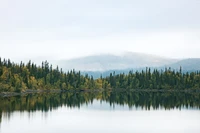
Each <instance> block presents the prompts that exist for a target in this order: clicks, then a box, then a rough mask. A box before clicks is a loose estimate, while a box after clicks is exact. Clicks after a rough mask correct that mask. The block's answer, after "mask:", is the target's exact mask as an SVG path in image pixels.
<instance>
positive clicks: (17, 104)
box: [0, 92, 200, 120]
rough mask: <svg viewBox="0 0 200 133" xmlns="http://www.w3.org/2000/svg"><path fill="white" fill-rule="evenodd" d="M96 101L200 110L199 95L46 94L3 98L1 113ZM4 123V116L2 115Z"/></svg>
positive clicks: (141, 93) (175, 93)
mask: <svg viewBox="0 0 200 133" xmlns="http://www.w3.org/2000/svg"><path fill="white" fill-rule="evenodd" d="M94 100H100V101H105V102H108V103H110V106H111V107H114V105H123V106H124V105H128V107H129V108H130V109H131V108H132V107H136V108H138V107H141V108H143V109H146V110H150V109H159V108H160V107H162V108H164V109H174V108H179V109H181V108H182V107H185V108H198V109H200V93H184V92H167V93H163V92H120V93H119V92H93V93H92V92H80V93H73V92H68V93H60V94H56V93H53V94H52V93H43V94H29V95H27V96H18V97H5V98H3V97H1V98H0V103H1V104H0V114H2V112H13V111H28V112H32V111H36V110H41V111H45V112H46V111H49V110H52V109H56V108H58V107H60V106H63V105H65V106H67V107H70V108H74V107H77V108H80V107H81V105H82V104H88V103H93V101H94ZM0 120H1V115H0Z"/></svg>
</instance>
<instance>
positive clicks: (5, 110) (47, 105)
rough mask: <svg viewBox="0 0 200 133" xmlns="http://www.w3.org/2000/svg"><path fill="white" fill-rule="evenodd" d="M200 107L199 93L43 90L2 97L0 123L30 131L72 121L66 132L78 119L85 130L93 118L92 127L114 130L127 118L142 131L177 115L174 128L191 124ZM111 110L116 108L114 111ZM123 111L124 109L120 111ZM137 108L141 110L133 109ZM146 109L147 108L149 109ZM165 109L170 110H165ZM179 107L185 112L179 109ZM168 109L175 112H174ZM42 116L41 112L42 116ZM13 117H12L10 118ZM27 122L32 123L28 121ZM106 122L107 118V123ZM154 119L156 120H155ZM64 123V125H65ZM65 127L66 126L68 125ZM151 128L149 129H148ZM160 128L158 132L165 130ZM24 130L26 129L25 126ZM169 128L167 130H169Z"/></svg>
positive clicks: (197, 118)
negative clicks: (23, 94)
mask: <svg viewBox="0 0 200 133" xmlns="http://www.w3.org/2000/svg"><path fill="white" fill-rule="evenodd" d="M99 103H101V104H99ZM58 108H59V109H58ZM183 108H184V110H185V109H186V110H191V111H192V112H188V111H186V112H185V111H183V110H182V109H183ZM84 109H86V110H87V111H85V110H84ZM199 109H200V93H184V92H167V93H166V92H165V93H164V92H105V91H104V92H79V93H73V92H68V93H42V94H29V95H26V96H18V97H0V123H1V121H2V119H3V122H2V124H3V125H4V126H2V127H4V129H3V130H4V131H5V130H11V129H10V128H9V124H6V123H5V122H6V121H8V123H11V124H12V125H16V129H20V128H19V127H17V126H21V127H22V128H24V126H23V125H27V131H28V130H29V129H30V128H31V125H34V124H35V123H38V124H36V126H35V127H38V131H40V129H44V130H45V131H46V129H48V128H49V130H48V132H49V131H51V130H52V128H51V127H52V125H51V124H56V123H57V122H56V123H55V121H57V120H58V119H60V121H61V122H60V123H59V124H58V125H57V128H58V127H59V128H61V127H60V126H61V125H60V124H62V121H65V122H68V124H69V125H70V124H72V125H71V126H68V127H67V128H64V129H63V130H62V131H60V132H63V133H64V131H68V129H70V130H75V129H76V125H77V122H78V123H79V125H80V124H82V126H83V127H82V128H83V129H84V128H86V129H87V128H88V129H89V128H90V126H89V125H84V124H83V123H82V121H90V120H91V121H95V122H96V123H94V124H93V126H98V125H101V124H102V125H103V126H110V124H111V126H113V129H112V130H114V127H115V124H116V123H115V121H118V122H117V123H118V124H119V125H121V124H123V121H127V120H128V121H130V122H129V125H125V126H124V127H123V128H125V127H127V128H126V129H127V130H128V129H130V130H131V131H132V130H133V128H130V127H132V126H133V125H132V124H131V123H133V122H135V123H136V124H135V129H138V131H140V130H141V129H142V130H143V128H142V127H141V128H137V127H138V126H139V127H140V126H141V125H142V123H146V124H148V123H150V128H149V129H151V128H152V127H153V128H152V129H154V126H156V127H157V124H159V123H163V122H164V123H166V124H169V123H167V122H168V119H169V118H170V119H169V121H170V123H171V121H172V119H174V118H177V119H176V120H174V123H173V124H171V126H172V127H173V125H174V124H175V123H177V122H179V121H180V122H181V121H182V122H184V123H183V125H185V126H188V124H190V123H192V122H193V121H196V120H199V118H200V117H199V115H198V114H199V112H198V111H199ZM52 110H54V111H52ZM110 110H114V111H113V112H112V111H110ZM121 110H122V111H124V112H121ZM129 110H131V111H129ZM134 110H139V111H137V112H134ZM141 110H142V111H141ZM145 110H148V112H147V111H145ZM163 110H167V111H166V112H162V111H163ZM176 110H182V111H181V112H176ZM56 111H58V112H56ZM169 111H170V112H171V111H172V113H170V112H169ZM173 111H174V112H173ZM146 112H147V113H146ZM193 114H194V115H193ZM2 115H3V117H2ZM27 115H28V117H30V118H31V119H30V120H29V118H27ZM38 115H39V116H38ZM40 115H42V117H41V116H40ZM174 116H176V117H174ZM11 117H12V120H10V118H11ZM129 118H130V119H129ZM43 119H46V121H45V122H47V123H48V124H44V123H41V122H44V120H43ZM119 119H120V120H119ZM180 119H182V120H180ZM27 121H31V122H30V123H27ZM105 121H107V123H106V122H105ZM151 121H154V123H152V122H151ZM51 122H52V123H51ZM65 122H64V123H63V124H65ZM156 122H157V123H156ZM49 123H51V124H49ZM197 123H198V122H195V123H194V124H197ZM42 124H43V125H42ZM112 124H113V125H112ZM194 124H192V125H189V126H190V128H191V127H194V128H196V129H195V130H196V131H199V128H197V127H198V126H196V125H194ZM39 126H41V127H39ZM43 126H44V127H43ZM54 126H55V125H54ZM62 126H63V127H64V126H65V125H62ZM151 126H152V127H151ZM160 126H161V127H162V128H164V127H165V126H162V125H160ZM47 127H48V128H47ZM70 127H71V128H70ZM119 127H120V126H119ZM181 127H182V126H178V127H177V130H179V129H180V128H181ZM59 128H58V129H59ZM162 128H161V129H162ZM190 128H188V129H190ZM102 129H103V128H102ZM149 129H148V128H147V130H149ZM161 129H160V130H159V131H162V130H161ZM14 130H15V129H14V128H13V131H14ZM117 130H118V128H116V131H117ZM124 130H125V129H123V130H122V129H121V131H124ZM23 131H24V132H26V130H25V129H24V130H23ZM119 131H120V130H119ZM119 131H118V132H119ZM166 131H168V130H167V129H166ZM169 131H170V132H171V131H173V130H172V129H170V130H169ZM20 132H21V131H20ZM52 132H53V131H52ZM55 132H57V131H55ZM77 132H78V131H77ZM102 132H103V130H102ZM144 132H146V131H144Z"/></svg>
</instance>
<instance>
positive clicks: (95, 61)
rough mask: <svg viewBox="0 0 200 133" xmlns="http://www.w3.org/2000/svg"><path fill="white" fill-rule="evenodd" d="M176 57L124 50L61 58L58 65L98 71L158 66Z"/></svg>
mask: <svg viewBox="0 0 200 133" xmlns="http://www.w3.org/2000/svg"><path fill="white" fill-rule="evenodd" d="M177 61H178V60H176V59H169V58H164V57H160V56H155V55H150V54H142V53H132V52H124V53H122V54H120V55H114V54H101V55H93V56H87V57H82V58H76V59H71V60H61V61H59V62H58V65H59V66H60V67H61V68H63V70H65V71H68V70H71V69H75V70H80V71H90V72H92V71H95V72H96V71H99V72H105V71H109V70H124V69H136V68H137V69H139V68H144V67H160V66H165V65H169V64H172V63H175V62H177Z"/></svg>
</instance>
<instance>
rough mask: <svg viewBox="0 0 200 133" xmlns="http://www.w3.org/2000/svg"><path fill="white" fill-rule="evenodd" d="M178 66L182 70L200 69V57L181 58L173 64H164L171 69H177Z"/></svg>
mask: <svg viewBox="0 0 200 133" xmlns="http://www.w3.org/2000/svg"><path fill="white" fill-rule="evenodd" d="M180 66H181V67H182V69H183V70H184V71H197V70H200V58H189V59H183V60H180V61H177V62H175V63H173V64H169V65H166V67H171V68H173V69H179V68H180Z"/></svg>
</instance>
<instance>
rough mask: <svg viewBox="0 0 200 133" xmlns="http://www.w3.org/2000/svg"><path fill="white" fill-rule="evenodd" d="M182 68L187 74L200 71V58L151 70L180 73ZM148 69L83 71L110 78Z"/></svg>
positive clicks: (97, 76) (184, 60)
mask: <svg viewBox="0 0 200 133" xmlns="http://www.w3.org/2000/svg"><path fill="white" fill-rule="evenodd" d="M180 66H181V68H182V72H183V73H186V72H194V71H200V58H190V59H183V60H180V61H177V62H175V63H173V64H169V65H165V66H161V67H150V68H151V70H153V69H158V70H161V69H162V70H164V69H165V68H166V67H167V68H169V67H171V69H172V70H173V69H174V70H176V71H179V70H180ZM145 69H146V67H140V68H128V69H122V70H108V71H104V72H101V71H83V72H82V74H83V75H85V74H88V75H90V76H91V75H92V76H93V77H94V78H99V77H100V76H101V75H102V77H106V76H109V75H110V73H113V72H115V74H120V73H125V74H128V73H129V71H130V70H131V71H133V72H136V71H139V72H140V71H142V70H145Z"/></svg>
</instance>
